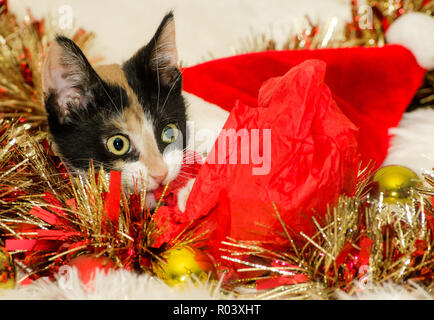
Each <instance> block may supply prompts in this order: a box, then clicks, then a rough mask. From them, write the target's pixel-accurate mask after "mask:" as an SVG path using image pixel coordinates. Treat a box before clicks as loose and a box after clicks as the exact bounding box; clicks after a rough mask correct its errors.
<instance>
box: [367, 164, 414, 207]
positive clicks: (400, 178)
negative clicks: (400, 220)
mask: <svg viewBox="0 0 434 320" xmlns="http://www.w3.org/2000/svg"><path fill="white" fill-rule="evenodd" d="M420 183H421V181H420V179H419V176H418V175H417V174H416V173H415V172H414V171H413V170H411V169H409V168H407V167H403V166H398V165H390V166H385V167H382V168H380V169H378V170H377V172H376V173H375V175H374V178H373V184H372V191H371V195H372V196H374V197H375V198H378V197H379V196H380V194H381V193H382V194H383V201H384V202H386V203H397V202H400V203H406V202H410V201H411V190H412V189H414V188H415V187H417V186H418V185H419V184H420Z"/></svg>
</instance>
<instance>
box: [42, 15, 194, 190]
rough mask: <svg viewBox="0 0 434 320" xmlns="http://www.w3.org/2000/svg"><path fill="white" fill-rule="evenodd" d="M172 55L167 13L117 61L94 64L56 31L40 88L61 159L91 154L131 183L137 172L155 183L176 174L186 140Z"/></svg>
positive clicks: (80, 162) (85, 159)
mask: <svg viewBox="0 0 434 320" xmlns="http://www.w3.org/2000/svg"><path fill="white" fill-rule="evenodd" d="M177 60H178V55H177V49H176V43H175V27H174V18H173V14H172V13H169V14H167V15H166V16H165V17H164V19H163V21H162V22H161V24H160V26H159V27H158V29H157V31H156V33H155V35H154V36H153V38H152V39H151V41H150V42H149V43H148V44H147V45H146V46H144V47H143V48H141V49H140V50H139V51H138V52H137V53H136V54H135V55H134V56H133V57H132V58H130V59H129V60H128V61H126V62H125V63H124V64H122V65H116V64H112V65H103V66H99V67H95V68H94V67H92V66H91V65H90V63H89V62H88V60H87V59H86V57H85V56H84V54H83V53H82V51H81V50H80V49H79V48H78V46H77V45H76V44H75V43H74V42H73V41H71V40H70V39H67V38H65V37H62V36H58V37H57V38H56V41H54V42H53V43H52V44H51V45H50V47H49V49H48V50H47V53H46V58H45V61H44V65H43V72H42V76H43V91H44V99H45V108H46V112H47V117H48V125H49V132H50V139H51V141H52V144H53V149H54V150H55V152H56V153H57V154H58V155H59V156H60V157H61V158H62V160H63V161H64V163H65V164H66V165H67V167H68V168H69V169H70V170H72V171H86V170H87V169H88V167H89V161H90V159H93V161H94V164H95V166H96V168H98V167H99V166H100V165H103V166H104V168H107V169H110V170H118V171H122V177H123V184H124V186H125V187H127V188H129V189H130V190H132V189H133V186H134V184H135V183H137V180H139V181H144V180H145V179H146V180H147V182H148V183H147V186H146V187H147V190H148V191H153V190H155V189H157V188H158V187H159V186H160V185H161V184H163V185H164V184H166V183H167V182H168V181H169V180H173V179H175V178H176V176H177V175H178V174H179V172H180V169H181V163H182V157H183V150H184V148H185V147H186V143H187V138H186V120H187V115H186V105H185V100H184V98H183V95H182V75H181V72H180V70H179V69H178V67H177ZM139 183H140V182H139ZM139 187H141V186H140V185H139Z"/></svg>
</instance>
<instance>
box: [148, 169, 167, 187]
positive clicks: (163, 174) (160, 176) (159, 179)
mask: <svg viewBox="0 0 434 320" xmlns="http://www.w3.org/2000/svg"><path fill="white" fill-rule="evenodd" d="M166 177H167V170H166V171H164V172H161V173H158V174H156V175H153V174H151V178H152V179H153V180H154V181H155V182H156V183H157V184H162V183H163V181H164V179H166Z"/></svg>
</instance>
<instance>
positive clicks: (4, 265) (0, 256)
mask: <svg viewBox="0 0 434 320" xmlns="http://www.w3.org/2000/svg"><path fill="white" fill-rule="evenodd" d="M15 280H16V278H15V266H14V263H13V261H12V258H11V256H10V255H9V253H8V252H7V251H6V250H5V249H4V248H2V247H0V289H12V288H14V287H15Z"/></svg>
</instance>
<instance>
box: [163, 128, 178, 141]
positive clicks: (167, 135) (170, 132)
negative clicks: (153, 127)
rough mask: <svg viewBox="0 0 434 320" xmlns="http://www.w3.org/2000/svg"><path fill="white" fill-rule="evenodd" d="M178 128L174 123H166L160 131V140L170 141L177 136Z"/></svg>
mask: <svg viewBox="0 0 434 320" xmlns="http://www.w3.org/2000/svg"><path fill="white" fill-rule="evenodd" d="M178 134H179V130H178V128H177V127H176V125H174V124H172V123H171V124H168V125H167V126H165V127H164V129H163V131H162V132H161V140H162V141H163V142H164V143H172V142H174V141H175V140H176V139H177V138H178Z"/></svg>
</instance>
